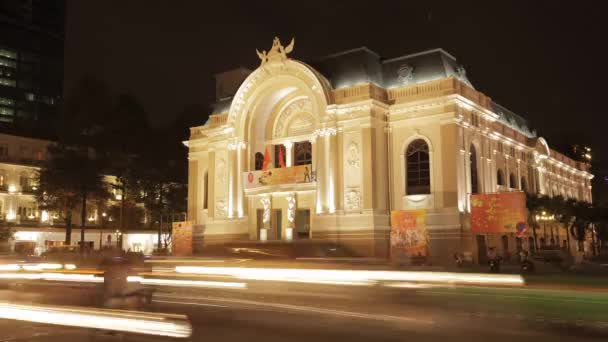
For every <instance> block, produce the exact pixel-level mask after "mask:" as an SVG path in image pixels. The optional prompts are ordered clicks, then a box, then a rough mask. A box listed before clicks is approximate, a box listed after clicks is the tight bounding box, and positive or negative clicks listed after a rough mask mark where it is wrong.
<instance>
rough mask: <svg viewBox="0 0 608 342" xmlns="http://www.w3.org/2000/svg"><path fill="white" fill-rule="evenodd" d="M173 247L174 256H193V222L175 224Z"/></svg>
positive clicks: (172, 235)
mask: <svg viewBox="0 0 608 342" xmlns="http://www.w3.org/2000/svg"><path fill="white" fill-rule="evenodd" d="M171 247H172V251H173V255H177V256H189V255H192V221H183V222H173V232H172V234H171Z"/></svg>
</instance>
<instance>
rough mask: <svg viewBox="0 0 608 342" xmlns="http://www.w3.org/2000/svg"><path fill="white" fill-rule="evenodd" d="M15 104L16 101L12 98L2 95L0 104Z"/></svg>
mask: <svg viewBox="0 0 608 342" xmlns="http://www.w3.org/2000/svg"><path fill="white" fill-rule="evenodd" d="M14 104H15V101H13V100H12V99H7V98H6V97H0V105H5V106H12V105H14Z"/></svg>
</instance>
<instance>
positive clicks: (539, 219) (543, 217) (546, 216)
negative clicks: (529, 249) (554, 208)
mask: <svg viewBox="0 0 608 342" xmlns="http://www.w3.org/2000/svg"><path fill="white" fill-rule="evenodd" d="M535 218H536V222H542V223H543V241H545V243H546V239H547V222H552V221H554V220H555V215H553V214H551V215H549V214H547V212H546V211H544V210H543V211H542V212H541V214H540V215H539V214H536V217H535ZM551 238H552V239H553V241H554V242H555V238H554V237H553V229H551ZM543 245H544V244H543Z"/></svg>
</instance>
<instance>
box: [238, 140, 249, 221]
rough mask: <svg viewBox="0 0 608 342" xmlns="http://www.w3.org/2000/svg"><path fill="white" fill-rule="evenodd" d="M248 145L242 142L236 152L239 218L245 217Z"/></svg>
mask: <svg viewBox="0 0 608 342" xmlns="http://www.w3.org/2000/svg"><path fill="white" fill-rule="evenodd" d="M246 148H247V145H246V144H245V143H244V142H240V143H239V146H238V147H237V150H236V214H237V217H238V218H241V217H243V214H244V213H243V190H244V189H243V164H244V163H243V157H244V155H245V153H243V151H245V149H246Z"/></svg>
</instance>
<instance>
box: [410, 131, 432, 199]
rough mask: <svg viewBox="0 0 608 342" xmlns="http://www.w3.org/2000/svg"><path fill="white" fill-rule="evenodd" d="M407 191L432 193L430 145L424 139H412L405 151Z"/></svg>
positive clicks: (416, 193)
mask: <svg viewBox="0 0 608 342" xmlns="http://www.w3.org/2000/svg"><path fill="white" fill-rule="evenodd" d="M405 170H406V175H407V176H406V178H407V179H406V184H407V187H406V193H407V194H408V195H419V194H430V193H431V170H430V164H429V145H427V143H426V142H425V141H424V140H422V139H416V140H414V141H412V142H411V143H410V144H409V145H408V147H407V150H406V152H405Z"/></svg>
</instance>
